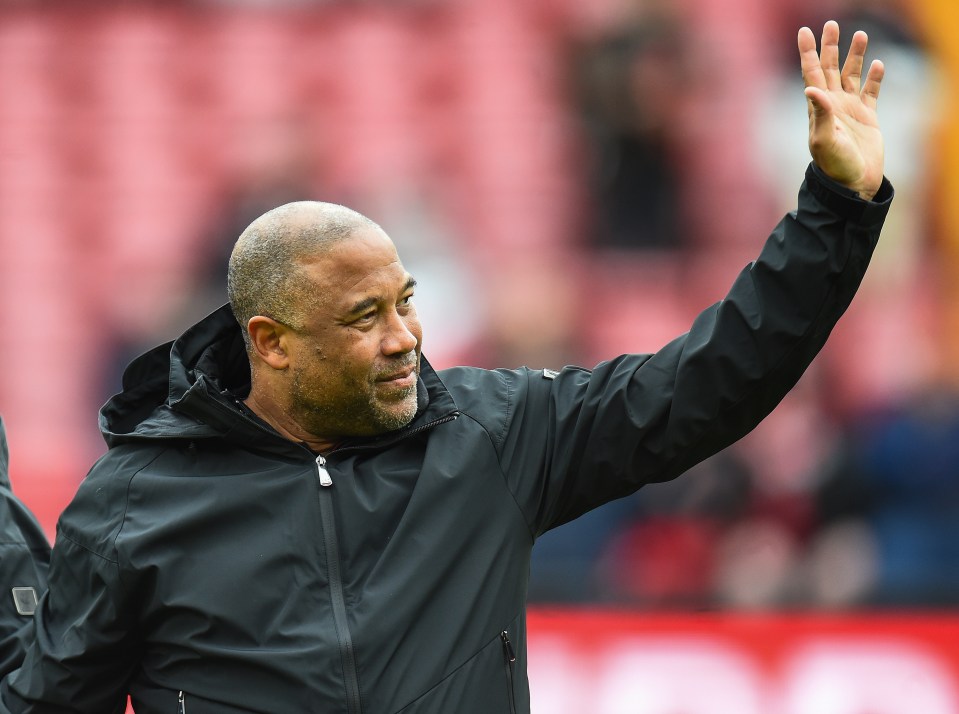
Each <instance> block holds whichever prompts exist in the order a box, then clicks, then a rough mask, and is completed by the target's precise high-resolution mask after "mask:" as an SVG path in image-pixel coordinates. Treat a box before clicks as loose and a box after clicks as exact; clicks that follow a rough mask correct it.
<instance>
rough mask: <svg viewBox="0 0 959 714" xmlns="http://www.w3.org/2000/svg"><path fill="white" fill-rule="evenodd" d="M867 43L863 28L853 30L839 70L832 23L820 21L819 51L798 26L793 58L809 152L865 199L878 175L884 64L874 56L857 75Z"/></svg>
mask: <svg viewBox="0 0 959 714" xmlns="http://www.w3.org/2000/svg"><path fill="white" fill-rule="evenodd" d="M867 44H868V38H867V37H866V33H865V32H862V31H861V30H860V31H858V32H856V33H855V34H854V35H853V37H852V44H851V46H850V48H849V54H848V55H847V57H846V61H845V62H844V63H843V66H842V70H841V71H840V69H839V25H838V23H836V22H835V21H833V20H830V21H829V22H827V23H826V25H825V26H824V27H823V31H822V49H821V52H820V53H817V52H816V38H815V37H814V36H813V33H812V30H810V29H809V28H808V27H803V28H802V29H800V30H799V58H800V63H801V65H802V75H803V81H804V82H805V84H806V89H805V93H806V101H807V104H808V108H809V152H810V153H811V154H812V158H813V161H814V162H815V164H816V165H817V166H818V167H819V168H820V169H822V171H823V173H825V174H826V175H827V176H829V177H830V178H832V179H833V180H835V181H837V182H838V183H841V184H843V185H844V186H846V187H848V188H850V189H852V190H853V191H855V192H856V193H858V194H859V196H860V197H861V198H864V199H866V200H871V199H872V197H873V196H875V195H876V192H877V191H878V190H879V186H880V185H881V184H882V176H883V142H882V134H881V133H880V131H879V120H878V118H877V116H876V102H877V100H878V99H879V87H880V85H881V83H882V78H883V74H884V71H885V70H884V68H883V65H882V62H880V61H879V60H874V61H873V62H872V64H871V65H870V66H869V72H868V73H867V75H866V81H865V82H863V81H862V68H863V62H864V57H865V54H866V46H867Z"/></svg>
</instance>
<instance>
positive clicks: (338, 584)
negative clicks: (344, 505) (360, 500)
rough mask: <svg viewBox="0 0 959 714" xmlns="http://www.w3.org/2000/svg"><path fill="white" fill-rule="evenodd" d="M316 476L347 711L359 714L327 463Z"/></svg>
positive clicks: (320, 462)
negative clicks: (318, 485)
mask: <svg viewBox="0 0 959 714" xmlns="http://www.w3.org/2000/svg"><path fill="white" fill-rule="evenodd" d="M316 473H317V476H318V478H319V480H320V486H321V488H320V493H319V499H320V520H321V521H322V525H323V542H324V544H325V545H326V568H327V575H328V577H329V582H330V600H331V601H332V604H333V625H334V626H335V628H336V639H337V640H338V641H339V645H340V657H341V658H342V660H343V678H344V680H346V708H347V711H348V712H349V714H361V711H362V710H361V708H360V683H359V676H358V674H357V671H356V658H355V656H354V653H353V636H352V635H351V634H350V625H349V621H348V619H347V616H346V598H345V597H344V594H343V576H342V573H341V572H340V551H339V548H340V546H339V542H338V540H337V537H336V522H335V520H334V514H333V493H332V491H331V487H332V486H333V479H332V478H331V477H330V472H329V471H327V469H326V459H325V458H323V456H317V457H316Z"/></svg>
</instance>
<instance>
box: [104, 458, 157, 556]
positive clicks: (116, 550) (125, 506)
mask: <svg viewBox="0 0 959 714" xmlns="http://www.w3.org/2000/svg"><path fill="white" fill-rule="evenodd" d="M169 448H170V447H169V446H165V447H163V448H162V449H160V450H159V451H157V453H156V455H155V456H154V457H153V458H152V459H150V460H149V461H147V462H146V463H145V464H143V466H141V467H140V468H138V469H137V470H136V471H134V472H133V473H132V474H130V478H129V480H128V481H127V492H126V498H124V500H123V516H122V517H121V518H120V527H119V528H117V534H116V535H115V536H113V552H114V553H116V554H117V563H118V564H119V562H120V549H119V548H117V540H118V539H119V538H120V534H121V533H122V532H123V526H125V525H126V522H127V513H129V512H130V489H132V488H133V480H134V479H135V478H136V477H137V476H139V475H140V473H141V472H142V471H143V470H144V469H145V468H146V467H148V466H150V465H152V464H153V463H154V462H155V461H156V460H157V459H159V458H160V457H161V456H163V454H165V453H166V452H167V451H168V450H169Z"/></svg>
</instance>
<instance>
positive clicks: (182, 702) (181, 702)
mask: <svg viewBox="0 0 959 714" xmlns="http://www.w3.org/2000/svg"><path fill="white" fill-rule="evenodd" d="M176 714H186V696H185V695H184V694H183V690H182V689H181V690H180V693H179V694H178V695H177V698H176Z"/></svg>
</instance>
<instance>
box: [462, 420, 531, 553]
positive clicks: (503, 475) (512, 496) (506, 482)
mask: <svg viewBox="0 0 959 714" xmlns="http://www.w3.org/2000/svg"><path fill="white" fill-rule="evenodd" d="M460 414H461V415H462V416H464V417H468V418H470V419H472V420H473V422H474V423H475V424H477V425H478V426H479V428H480V429H482V430H483V433H484V434H486V438H487V439H489V441H490V445H491V446H492V447H493V453H494V454H496V467H497V469H498V470H499V475H500V477H501V478H502V479H503V488H505V489H506V493H508V494H509V497H510V499H511V500H512V501H513V505H515V506H516V510H517V511H519V517H520V518H522V519H523V523H524V524H526V530H527V531H528V532H529V536H530V538H531V539H533V540H534V541H535V540H536V531H535V530H534V529H533V526H532V525H531V524H530V522H529V520H527V518H526V514H525V513H524V512H523V507H522V506H520V504H519V501H517V500H516V494H515V493H513V489H511V488H510V487H509V479H508V478H506V472H505V471H503V463H502V461H501V460H500V453H499V449H497V448H496V441H495V440H494V439H493V435H492V434H490V433H489V429H487V428H486V425H485V424H483V422H482V421H480V420H479V419H477V418H476V417H475V416H473V415H472V414H470V413H469V412H467V411H465V410H460Z"/></svg>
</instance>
